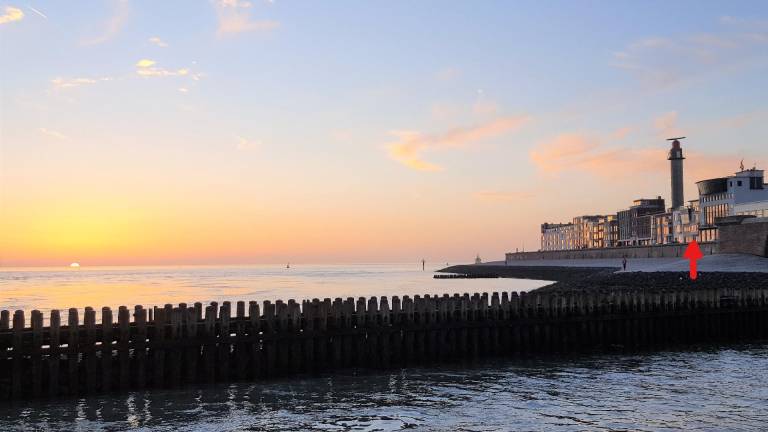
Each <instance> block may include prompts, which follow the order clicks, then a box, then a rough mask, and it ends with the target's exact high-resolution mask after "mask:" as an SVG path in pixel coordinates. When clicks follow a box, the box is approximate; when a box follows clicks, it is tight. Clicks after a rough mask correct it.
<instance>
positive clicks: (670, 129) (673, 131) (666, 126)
mask: <svg viewBox="0 0 768 432" xmlns="http://www.w3.org/2000/svg"><path fill="white" fill-rule="evenodd" d="M653 127H654V128H655V129H656V132H657V134H658V137H659V138H663V139H666V138H673V137H678V136H681V135H684V134H685V132H683V130H682V129H680V128H679V127H678V126H677V111H670V112H668V113H664V114H662V115H660V116H658V117H656V119H654V121H653Z"/></svg>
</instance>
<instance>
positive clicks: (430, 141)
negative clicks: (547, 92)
mask: <svg viewBox="0 0 768 432" xmlns="http://www.w3.org/2000/svg"><path fill="white" fill-rule="evenodd" d="M529 119H530V118H529V117H528V116H526V115H520V116H509V117H499V118H497V119H494V120H492V121H489V122H486V123H483V124H479V125H476V126H472V127H468V128H454V129H451V130H450V131H448V132H445V133H442V134H437V135H427V134H423V133H421V132H416V131H393V132H392V134H393V135H395V136H396V137H397V138H398V140H397V141H395V142H391V143H389V144H387V148H388V150H389V156H390V157H391V158H392V159H394V160H396V161H398V162H400V163H401V164H403V165H405V166H407V167H409V168H413V169H415V170H419V171H439V170H441V169H442V167H440V166H439V165H436V164H433V163H431V162H427V161H424V160H423V159H422V153H423V152H425V151H435V150H442V149H448V148H458V147H464V146H468V145H471V144H474V143H477V142H480V141H483V140H486V139H489V138H493V137H497V136H501V135H503V134H505V133H508V132H511V131H513V130H517V129H519V128H521V127H522V126H523V125H524V124H525V123H526V122H528V121H529Z"/></svg>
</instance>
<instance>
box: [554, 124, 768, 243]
mask: <svg viewBox="0 0 768 432" xmlns="http://www.w3.org/2000/svg"><path fill="white" fill-rule="evenodd" d="M680 139H682V137H681V138H671V139H670V140H672V141H673V142H672V148H671V149H670V151H669V155H668V158H667V159H668V160H669V161H670V177H671V189H672V190H671V192H672V207H671V208H669V209H667V208H665V203H664V199H663V198H662V197H661V196H659V197H656V198H640V199H637V200H635V201H634V202H633V203H632V205H631V206H630V207H629V208H628V209H625V210H620V211H618V212H617V213H616V214H611V215H585V216H577V217H575V218H573V220H572V222H570V223H565V224H550V223H545V224H542V225H541V250H542V251H554V250H574V249H594V248H609V247H623V246H646V245H664V244H673V243H683V244H687V243H690V242H691V241H693V240H697V241H700V242H711V241H717V240H718V226H717V223H718V221H719V220H721V219H722V218H725V217H728V216H756V217H768V185H766V184H765V176H764V171H763V170H759V169H756V168H752V169H749V170H745V169H744V168H743V167H742V168H741V170H740V171H739V172H737V173H735V174H734V175H732V176H728V177H719V178H713V179H708V180H702V181H699V182H697V183H696V186H697V188H698V192H699V198H698V199H696V200H691V201H688V203H687V205H685V204H684V202H683V183H682V177H683V160H684V159H685V158H684V157H683V150H682V148H681V146H680V141H679V140H680Z"/></svg>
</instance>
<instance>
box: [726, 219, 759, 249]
mask: <svg viewBox="0 0 768 432" xmlns="http://www.w3.org/2000/svg"><path fill="white" fill-rule="evenodd" d="M718 230H719V232H720V253H744V254H751V255H758V256H763V257H768V220H766V218H760V219H755V218H753V219H746V220H744V221H743V222H741V223H740V224H728V225H720V226H719V227H718Z"/></svg>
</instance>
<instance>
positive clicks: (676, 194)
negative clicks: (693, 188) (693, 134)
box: [667, 137, 685, 210]
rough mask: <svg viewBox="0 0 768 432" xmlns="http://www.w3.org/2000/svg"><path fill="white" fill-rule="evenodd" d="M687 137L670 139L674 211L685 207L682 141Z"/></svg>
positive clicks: (669, 158)
mask: <svg viewBox="0 0 768 432" xmlns="http://www.w3.org/2000/svg"><path fill="white" fill-rule="evenodd" d="M684 138H685V137H677V138H669V139H667V141H672V148H670V149H669V157H668V158H667V160H669V169H670V178H671V181H672V209H673V210H675V209H678V208H680V207H682V206H683V200H684V199H685V198H684V197H683V159H685V158H684V157H683V149H682V148H680V140H681V139H684Z"/></svg>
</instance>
